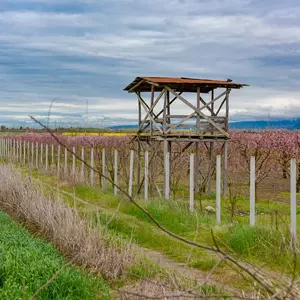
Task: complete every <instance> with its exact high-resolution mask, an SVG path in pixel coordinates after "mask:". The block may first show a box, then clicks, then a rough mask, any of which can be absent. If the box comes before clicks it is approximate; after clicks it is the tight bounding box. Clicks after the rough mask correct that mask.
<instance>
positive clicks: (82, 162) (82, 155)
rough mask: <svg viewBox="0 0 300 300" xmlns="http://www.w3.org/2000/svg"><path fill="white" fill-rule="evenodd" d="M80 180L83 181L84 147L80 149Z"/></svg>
mask: <svg viewBox="0 0 300 300" xmlns="http://www.w3.org/2000/svg"><path fill="white" fill-rule="evenodd" d="M81 180H82V181H84V146H82V148H81Z"/></svg>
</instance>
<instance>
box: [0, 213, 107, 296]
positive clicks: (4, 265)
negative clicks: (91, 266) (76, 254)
mask: <svg viewBox="0 0 300 300" xmlns="http://www.w3.org/2000/svg"><path fill="white" fill-rule="evenodd" d="M0 224H1V230H0V299H3V300H4V299H7V300H10V299H11V300H15V299H33V298H31V297H32V296H33V295H34V294H35V293H36V292H37V291H38V290H39V288H40V287H41V286H43V285H44V284H46V283H47V282H48V280H49V279H50V278H51V277H52V276H53V275H54V274H55V273H56V272H58V271H59V272H58V273H57V277H56V278H55V279H54V280H53V282H51V283H50V284H49V285H48V286H46V287H45V288H44V289H42V290H41V291H40V292H39V293H38V294H37V297H36V298H35V299H41V300H42V299H43V300H45V299H56V300H59V299H61V300H62V299H70V300H71V299H72V300H76V299H78V300H79V299H80V300H84V299H90V300H92V299H109V286H108V285H107V283H105V282H104V280H103V279H102V278H101V276H98V277H94V276H92V275H90V274H88V273H86V272H85V271H83V270H81V269H79V268H77V267H74V266H69V265H66V263H67V261H65V259H64V258H63V257H62V256H61V255H60V254H59V253H58V251H57V250H56V249H55V248H54V247H53V246H52V245H51V244H49V243H46V242H45V241H43V240H42V239H40V238H38V237H32V236H31V235H30V234H29V232H28V231H27V230H26V229H24V228H23V227H21V226H20V225H18V224H16V223H15V222H14V221H12V220H11V219H10V217H9V216H8V215H7V214H5V213H3V212H0Z"/></svg>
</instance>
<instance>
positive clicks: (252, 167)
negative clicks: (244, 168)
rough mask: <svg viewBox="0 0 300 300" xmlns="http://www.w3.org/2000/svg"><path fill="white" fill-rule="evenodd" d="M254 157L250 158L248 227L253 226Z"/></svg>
mask: <svg viewBox="0 0 300 300" xmlns="http://www.w3.org/2000/svg"><path fill="white" fill-rule="evenodd" d="M255 181H256V178H255V157H254V156H251V158H250V226H254V225H255Z"/></svg>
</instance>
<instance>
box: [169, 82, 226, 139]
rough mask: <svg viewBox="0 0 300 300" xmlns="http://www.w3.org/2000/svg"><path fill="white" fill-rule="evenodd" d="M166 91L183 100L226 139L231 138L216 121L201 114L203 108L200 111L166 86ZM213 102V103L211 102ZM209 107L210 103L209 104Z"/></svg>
mask: <svg viewBox="0 0 300 300" xmlns="http://www.w3.org/2000/svg"><path fill="white" fill-rule="evenodd" d="M164 87H165V89H166V90H168V91H169V92H170V93H172V94H173V95H174V96H176V97H177V98H178V99H179V100H181V101H182V102H183V103H185V104H186V105H187V106H189V107H190V108H192V109H193V110H194V111H195V112H196V113H197V114H198V115H199V116H200V117H202V118H203V119H205V120H206V121H207V122H208V123H210V124H211V125H212V126H213V127H215V128H216V129H217V130H218V131H220V132H221V133H222V134H223V135H225V136H226V137H229V134H228V133H227V132H226V131H225V130H223V129H222V128H221V127H220V126H219V125H218V124H216V123H215V122H214V121H212V120H211V119H210V118H209V117H208V116H206V115H205V114H204V113H203V112H201V110H202V109H203V108H204V107H202V108H201V109H198V108H197V107H195V106H194V105H193V104H191V103H190V102H189V101H187V100H186V99H184V98H183V97H182V96H180V95H179V94H177V93H176V92H174V91H173V90H172V89H171V88H170V87H168V86H167V85H165V86H164ZM211 102H212V101H211ZM207 105H209V103H207Z"/></svg>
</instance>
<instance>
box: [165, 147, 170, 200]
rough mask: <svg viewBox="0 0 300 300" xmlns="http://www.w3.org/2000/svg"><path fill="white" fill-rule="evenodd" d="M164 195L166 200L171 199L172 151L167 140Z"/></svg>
mask: <svg viewBox="0 0 300 300" xmlns="http://www.w3.org/2000/svg"><path fill="white" fill-rule="evenodd" d="M164 196H165V200H169V199H170V152H168V142H167V141H164Z"/></svg>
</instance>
